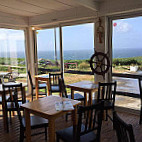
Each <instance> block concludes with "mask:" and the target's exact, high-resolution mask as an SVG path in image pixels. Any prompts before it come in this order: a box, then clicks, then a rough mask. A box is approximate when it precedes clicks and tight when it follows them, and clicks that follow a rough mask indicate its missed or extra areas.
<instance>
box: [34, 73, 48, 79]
mask: <svg viewBox="0 0 142 142" xmlns="http://www.w3.org/2000/svg"><path fill="white" fill-rule="evenodd" d="M35 78H49V74H40V75H35Z"/></svg>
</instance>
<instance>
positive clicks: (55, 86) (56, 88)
mask: <svg viewBox="0 0 142 142" xmlns="http://www.w3.org/2000/svg"><path fill="white" fill-rule="evenodd" d="M51 92H60V87H59V86H58V85H54V86H51Z"/></svg>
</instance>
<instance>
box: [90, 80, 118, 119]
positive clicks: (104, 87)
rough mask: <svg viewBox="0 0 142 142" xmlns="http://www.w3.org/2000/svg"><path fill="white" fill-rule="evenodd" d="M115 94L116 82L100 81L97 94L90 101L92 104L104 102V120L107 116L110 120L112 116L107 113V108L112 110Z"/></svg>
mask: <svg viewBox="0 0 142 142" xmlns="http://www.w3.org/2000/svg"><path fill="white" fill-rule="evenodd" d="M115 94H116V82H113V83H100V82H99V87H98V96H97V99H95V100H93V101H92V104H96V103H98V102H101V101H103V102H104V110H105V111H106V120H107V119H108V117H109V118H110V120H111V121H113V120H112V117H110V116H109V115H108V110H112V112H113V111H114V104H115Z"/></svg>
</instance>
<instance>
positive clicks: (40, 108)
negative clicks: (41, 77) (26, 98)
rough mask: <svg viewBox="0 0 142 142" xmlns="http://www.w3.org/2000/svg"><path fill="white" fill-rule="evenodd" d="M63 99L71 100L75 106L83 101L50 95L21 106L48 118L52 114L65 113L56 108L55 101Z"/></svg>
mask: <svg viewBox="0 0 142 142" xmlns="http://www.w3.org/2000/svg"><path fill="white" fill-rule="evenodd" d="M61 101H71V103H72V104H73V106H76V105H79V104H80V103H81V102H80V101H75V100H72V99H68V98H62V97H58V96H48V97H44V98H40V99H38V100H35V101H33V102H29V103H25V104H22V105H21V107H22V108H24V109H27V110H29V111H30V112H31V113H32V112H33V113H34V114H36V113H37V114H40V115H41V116H43V117H45V118H48V117H50V116H57V115H60V114H62V113H64V112H63V111H57V110H56V109H55V103H56V102H61Z"/></svg>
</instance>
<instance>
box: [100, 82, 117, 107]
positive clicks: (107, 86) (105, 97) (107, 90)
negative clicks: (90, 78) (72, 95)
mask: <svg viewBox="0 0 142 142" xmlns="http://www.w3.org/2000/svg"><path fill="white" fill-rule="evenodd" d="M115 94H116V82H113V83H100V82H99V88H98V96H97V100H98V101H109V102H111V103H112V105H113V106H114V103H115Z"/></svg>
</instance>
